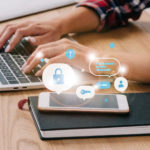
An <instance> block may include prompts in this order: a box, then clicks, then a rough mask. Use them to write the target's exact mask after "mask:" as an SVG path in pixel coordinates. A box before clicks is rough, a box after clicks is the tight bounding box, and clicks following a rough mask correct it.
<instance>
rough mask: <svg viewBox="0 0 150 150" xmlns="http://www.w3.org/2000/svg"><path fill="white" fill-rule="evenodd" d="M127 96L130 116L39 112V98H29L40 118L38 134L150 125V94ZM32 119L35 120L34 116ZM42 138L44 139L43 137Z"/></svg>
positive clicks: (30, 104) (131, 94)
mask: <svg viewBox="0 0 150 150" xmlns="http://www.w3.org/2000/svg"><path fill="white" fill-rule="evenodd" d="M125 95H126V96H127V99H128V103H129V108H130V112H129V113H128V114H110V113H109V114H108V113H87V112H86V113H83V112H82V113H79V112H69V113H68V112H61V113H60V112H48V113H47V112H39V111H38V109H37V103H38V97H29V107H31V106H32V107H33V109H34V111H35V115H36V116H37V118H38V121H39V127H38V126H37V124H36V122H35V125H36V127H37V130H38V132H39V129H40V130H43V131H46V130H65V129H82V128H103V127H105V128H106V127H127V126H143V125H150V93H130V94H125ZM30 110H31V109H30ZM31 114H32V111H31ZM32 117H33V119H35V118H34V116H33V114H32ZM34 121H35V120H34ZM39 135H40V132H39ZM40 137H41V139H43V137H42V136H41V135H40ZM60 138H61V137H60Z"/></svg>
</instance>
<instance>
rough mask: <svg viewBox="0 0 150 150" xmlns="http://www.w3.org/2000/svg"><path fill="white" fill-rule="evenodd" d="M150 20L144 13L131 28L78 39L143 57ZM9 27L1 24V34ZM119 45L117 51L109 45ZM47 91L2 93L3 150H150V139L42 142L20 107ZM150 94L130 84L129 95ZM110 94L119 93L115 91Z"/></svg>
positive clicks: (45, 16)
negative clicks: (136, 93) (112, 43)
mask: <svg viewBox="0 0 150 150" xmlns="http://www.w3.org/2000/svg"><path fill="white" fill-rule="evenodd" d="M70 9H71V7H67V8H63V9H57V10H54V11H48V12H45V13H41V14H37V15H33V16H29V17H25V18H21V19H17V20H14V21H10V22H14V23H15V22H19V21H24V20H37V19H39V18H40V20H41V19H49V18H50V17H54V16H55V15H56V14H59V13H61V12H62V13H64V12H65V11H68V10H70ZM149 18H150V16H148V15H147V14H146V13H143V15H142V17H141V19H140V20H139V21H137V22H134V23H133V24H132V25H130V26H129V27H127V28H120V29H115V30H112V31H110V32H107V33H106V32H103V33H101V34H100V33H95V32H90V33H85V34H79V35H76V36H75V39H76V40H77V41H79V42H80V43H82V44H85V45H87V46H91V47H94V48H97V49H99V50H104V51H110V50H113V51H121V50H122V51H126V52H128V51H130V52H132V53H135V55H136V54H137V53H141V52H143V51H148V50H150V45H149V43H150V19H149ZM5 24H6V23H3V24H0V30H1V29H2V26H3V25H5ZM110 42H114V43H115V44H116V47H115V49H110V48H109V43H110ZM42 91H44V90H32V91H18V92H2V93H0V135H1V136H0V150H54V149H55V150H91V149H92V150H120V149H121V150H149V149H150V136H137V137H116V138H90V139H74V140H56V141H54V140H51V141H41V140H40V139H39V136H38V134H37V131H36V128H35V126H34V124H33V120H32V118H31V115H30V112H29V111H20V110H19V109H18V107H17V103H18V101H19V100H20V99H23V98H27V97H28V96H33V95H38V94H39V93H40V92H42ZM148 91H149V92H150V86H149V85H144V84H143V85H142V84H129V88H128V90H127V92H148ZM109 92H116V91H115V90H114V89H111V90H110V91H109Z"/></svg>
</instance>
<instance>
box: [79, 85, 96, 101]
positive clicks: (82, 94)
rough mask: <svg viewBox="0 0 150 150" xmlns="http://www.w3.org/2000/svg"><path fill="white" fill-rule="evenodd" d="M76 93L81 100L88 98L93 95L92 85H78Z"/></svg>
mask: <svg viewBox="0 0 150 150" xmlns="http://www.w3.org/2000/svg"><path fill="white" fill-rule="evenodd" d="M76 94H77V96H78V97H79V98H81V99H83V100H86V99H90V98H92V97H94V96H95V89H94V87H93V86H79V87H78V88H77V90H76Z"/></svg>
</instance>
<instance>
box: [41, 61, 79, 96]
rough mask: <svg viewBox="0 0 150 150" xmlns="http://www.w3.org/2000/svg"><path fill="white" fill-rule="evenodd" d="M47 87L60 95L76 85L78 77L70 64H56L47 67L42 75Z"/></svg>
mask: <svg viewBox="0 0 150 150" xmlns="http://www.w3.org/2000/svg"><path fill="white" fill-rule="evenodd" d="M42 79H43V83H44V85H45V87H46V88H47V89H49V90H51V91H55V92H56V93H57V94H60V93H61V92H63V91H66V90H68V89H70V88H71V87H72V86H73V85H74V84H75V83H76V76H75V73H74V71H73V69H72V67H71V66H69V65H68V64H62V63H55V64H50V65H49V66H47V67H46V68H45V70H44V72H43V75H42Z"/></svg>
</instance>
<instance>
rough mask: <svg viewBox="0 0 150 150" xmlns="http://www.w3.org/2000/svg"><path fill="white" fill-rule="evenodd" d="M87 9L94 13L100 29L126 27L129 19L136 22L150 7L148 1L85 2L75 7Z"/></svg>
mask: <svg viewBox="0 0 150 150" xmlns="http://www.w3.org/2000/svg"><path fill="white" fill-rule="evenodd" d="M81 6H82V7H88V8H90V9H92V10H93V11H95V12H96V14H97V15H98V17H99V20H100V25H99V27H98V29H97V30H98V31H100V30H101V29H102V28H104V27H106V28H114V27H118V26H126V25H127V24H128V20H129V19H133V20H137V19H138V18H139V17H140V15H141V13H142V11H143V10H144V9H145V8H148V7H150V0H86V1H83V2H81V3H79V4H77V7H81Z"/></svg>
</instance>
